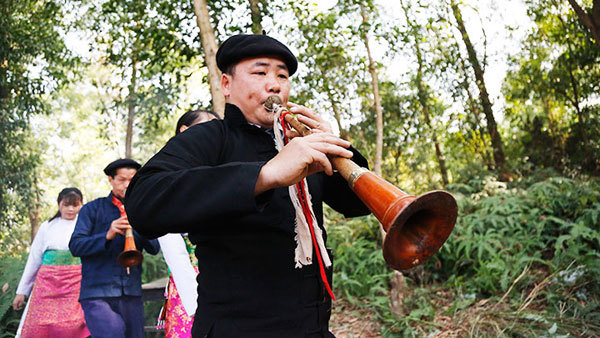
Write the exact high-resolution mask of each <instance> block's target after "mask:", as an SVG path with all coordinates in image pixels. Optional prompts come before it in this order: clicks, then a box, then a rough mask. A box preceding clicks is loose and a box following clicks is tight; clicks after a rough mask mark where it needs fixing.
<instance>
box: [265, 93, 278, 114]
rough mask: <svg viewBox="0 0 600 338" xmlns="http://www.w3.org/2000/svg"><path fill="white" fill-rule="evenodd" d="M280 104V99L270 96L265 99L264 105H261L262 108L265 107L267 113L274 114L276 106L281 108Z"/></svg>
mask: <svg viewBox="0 0 600 338" xmlns="http://www.w3.org/2000/svg"><path fill="white" fill-rule="evenodd" d="M281 104H282V102H281V98H280V97H279V96H277V95H271V96H269V97H267V100H266V101H265V103H264V104H263V106H264V107H265V109H266V110H267V111H269V112H272V113H274V112H275V110H277V106H281Z"/></svg>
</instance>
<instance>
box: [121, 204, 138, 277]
mask: <svg viewBox="0 0 600 338" xmlns="http://www.w3.org/2000/svg"><path fill="white" fill-rule="evenodd" d="M117 207H118V208H119V212H120V213H121V217H123V216H125V215H126V213H125V207H124V206H123V204H122V203H121V204H119V205H117ZM143 261H144V255H143V254H142V252H141V251H139V250H138V249H137V247H136V246H135V238H133V230H132V229H127V230H125V247H124V248H123V251H121V253H120V254H119V256H118V257H117V262H119V264H121V266H122V267H124V268H127V274H129V268H130V267H132V266H138V265H140V264H142V262H143Z"/></svg>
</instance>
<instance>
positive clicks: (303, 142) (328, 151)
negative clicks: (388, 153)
mask: <svg viewBox="0 0 600 338" xmlns="http://www.w3.org/2000/svg"><path fill="white" fill-rule="evenodd" d="M289 106H290V107H291V111H292V112H294V113H298V118H299V120H300V121H301V122H302V123H305V124H306V125H308V126H309V127H311V129H312V130H313V132H314V133H313V134H311V135H308V136H305V137H295V136H297V134H294V132H292V133H291V134H290V133H288V137H290V136H291V137H294V138H293V139H292V140H291V141H290V142H289V143H288V144H287V145H285V146H284V147H283V149H281V151H280V152H279V154H277V156H275V157H274V158H272V159H271V160H270V161H269V162H267V163H266V164H265V165H264V166H263V167H262V169H261V171H260V173H259V175H258V180H257V182H256V187H255V189H254V194H255V195H259V194H261V193H263V192H265V191H267V190H269V189H273V188H277V187H287V186H290V185H293V184H296V183H298V182H300V181H301V180H302V179H304V178H305V177H306V176H308V175H311V174H314V173H317V172H320V171H325V173H327V174H328V175H332V174H333V168H332V166H331V162H330V161H329V159H328V158H327V156H340V157H345V158H351V157H352V155H353V154H352V152H351V151H349V150H347V149H346V148H348V147H349V146H350V142H348V141H345V140H342V139H341V138H339V137H337V136H335V135H333V134H332V133H331V126H330V125H329V123H327V122H326V121H325V120H323V119H321V118H320V117H319V116H318V115H316V114H314V113H312V112H311V111H309V110H308V109H307V108H305V107H302V106H299V105H295V104H289Z"/></svg>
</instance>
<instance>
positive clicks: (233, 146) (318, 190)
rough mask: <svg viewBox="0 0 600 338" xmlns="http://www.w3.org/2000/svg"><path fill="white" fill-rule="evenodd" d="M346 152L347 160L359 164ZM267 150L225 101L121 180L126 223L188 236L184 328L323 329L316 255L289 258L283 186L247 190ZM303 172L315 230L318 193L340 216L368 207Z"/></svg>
mask: <svg viewBox="0 0 600 338" xmlns="http://www.w3.org/2000/svg"><path fill="white" fill-rule="evenodd" d="M354 153H355V156H354V158H353V160H354V161H355V162H357V164H359V165H361V166H364V167H366V166H367V161H366V160H365V159H364V158H363V157H362V156H361V155H360V154H358V153H357V152H356V151H354ZM276 154H277V151H276V149H275V145H274V141H273V139H272V137H271V135H270V134H268V133H267V132H266V131H265V129H262V128H259V127H257V126H254V125H251V124H249V123H248V122H247V121H246V119H245V118H244V115H243V114H242V112H241V111H240V110H239V109H238V108H237V107H236V106H234V105H231V104H227V106H226V110H225V119H224V120H212V121H210V122H207V123H203V124H199V125H195V126H193V127H192V128H190V129H188V130H186V131H185V132H183V133H181V134H179V135H178V136H176V137H174V138H172V139H171V140H170V141H169V142H168V143H167V144H166V145H165V147H164V148H163V149H161V150H160V151H159V152H158V153H157V154H156V155H155V156H154V157H152V159H150V160H149V161H148V163H146V165H145V166H144V167H143V168H141V169H140V170H139V171H138V173H137V175H136V176H135V177H134V178H133V180H132V181H131V184H130V185H129V188H128V189H127V197H126V201H125V208H126V210H127V215H128V217H129V222H130V223H131V225H132V226H133V227H134V229H135V230H136V231H138V232H139V233H140V234H142V235H145V236H147V237H149V238H155V237H158V236H161V235H163V234H166V233H178V232H187V233H189V237H190V239H191V241H192V243H194V244H195V245H196V256H197V257H198V268H199V270H200V274H199V275H198V309H197V311H196V315H195V319H194V328H193V335H194V337H204V336H206V335H207V334H209V335H210V336H214V337H229V336H231V337H271V336H272V337H305V336H312V335H314V336H328V335H329V331H328V327H327V323H328V320H329V315H330V310H331V302H330V300H329V297H328V296H327V293H326V292H323V287H322V285H321V282H320V278H319V276H320V275H319V269H318V264H317V263H316V259H315V262H314V263H313V264H312V265H308V266H305V267H303V268H301V269H298V268H295V267H294V250H295V247H296V242H295V240H294V236H295V232H294V222H295V211H294V208H293V206H292V203H291V201H290V198H289V193H288V188H287V187H284V188H277V189H272V190H269V191H267V192H265V193H263V194H261V195H259V196H256V197H255V196H254V188H255V185H256V181H257V178H258V174H259V172H260V170H261V168H262V166H263V165H264V164H265V163H266V162H267V161H268V160H270V159H271V158H273V157H274V156H275V155H276ZM307 180H308V185H309V190H310V193H311V195H312V203H313V209H314V212H315V216H316V219H317V220H318V223H319V227H321V228H322V229H323V232H324V233H325V229H324V228H323V207H322V202H326V203H327V204H328V205H329V206H331V207H332V208H333V209H335V210H337V211H339V212H341V213H343V214H344V215H345V216H346V217H353V216H360V215H366V214H368V213H369V210H368V209H367V208H366V206H365V205H364V204H363V203H362V202H361V201H360V200H359V199H358V198H357V197H356V195H355V194H354V193H353V192H352V191H351V190H350V188H349V187H348V184H347V182H346V181H345V180H344V179H343V178H342V177H341V176H340V175H339V174H334V175H333V176H327V175H326V174H324V173H318V174H314V175H311V176H309V177H308V179H307ZM313 258H314V255H313ZM328 270H329V271H328V275H329V279H330V282H331V269H328Z"/></svg>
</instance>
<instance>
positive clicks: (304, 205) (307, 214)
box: [275, 111, 335, 300]
mask: <svg viewBox="0 0 600 338" xmlns="http://www.w3.org/2000/svg"><path fill="white" fill-rule="evenodd" d="M287 114H290V112H289V111H286V112H284V113H283V114H281V116H280V117H279V119H280V121H281V127H282V128H283V138H284V144H287V143H288V138H287V135H286V134H285V132H286V130H287V129H288V128H287V125H286V123H285V120H284V117H285V115H287ZM275 132H277V131H275ZM296 188H297V190H298V199H299V200H300V203H301V204H302V211H303V213H304V217H305V218H306V221H307V222H308V229H309V230H310V237H311V238H312V242H313V246H314V248H315V251H316V253H317V261H318V262H319V272H320V273H321V280H322V281H323V285H324V286H325V289H327V293H329V296H331V299H333V300H335V296H334V295H333V291H331V287H330V286H329V282H328V281H327V275H326V274H325V267H324V266H323V257H322V256H321V250H320V249H319V245H318V243H317V238H316V236H315V229H314V225H313V221H312V214H311V212H310V207H309V206H308V199H307V198H306V196H305V195H304V181H300V182H298V183H296Z"/></svg>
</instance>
